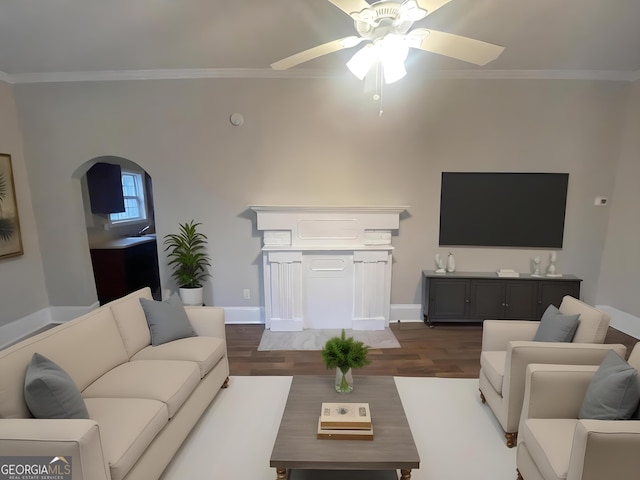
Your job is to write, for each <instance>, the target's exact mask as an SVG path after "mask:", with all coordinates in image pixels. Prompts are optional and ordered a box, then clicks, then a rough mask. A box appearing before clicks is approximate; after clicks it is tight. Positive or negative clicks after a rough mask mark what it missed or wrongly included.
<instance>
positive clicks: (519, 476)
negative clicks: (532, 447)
mask: <svg viewBox="0 0 640 480" xmlns="http://www.w3.org/2000/svg"><path fill="white" fill-rule="evenodd" d="M516 472H518V478H517V479H516V480H524V478H522V474H521V473H520V470H518V469H517V468H516Z"/></svg>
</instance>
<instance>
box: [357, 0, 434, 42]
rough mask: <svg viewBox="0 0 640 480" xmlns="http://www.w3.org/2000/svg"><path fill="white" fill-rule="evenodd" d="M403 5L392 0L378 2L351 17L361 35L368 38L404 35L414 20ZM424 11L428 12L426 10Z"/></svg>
mask: <svg viewBox="0 0 640 480" xmlns="http://www.w3.org/2000/svg"><path fill="white" fill-rule="evenodd" d="M407 3H408V2H407ZM403 6H404V4H400V3H396V2H391V1H381V2H376V3H374V4H373V5H371V6H370V7H369V8H365V9H364V10H362V11H360V12H354V13H352V14H351V17H352V18H353V20H354V24H355V28H356V30H357V31H358V33H359V34H360V36H361V37H364V38H366V39H368V40H376V39H378V38H381V37H384V36H385V35H387V34H388V33H393V34H397V35H402V34H405V33H407V32H408V31H409V29H410V28H411V26H412V25H413V22H414V20H413V19H412V18H411V16H410V15H407V14H406V13H407V12H406V9H404V8H403ZM423 12H424V13H425V14H426V11H424V10H423Z"/></svg>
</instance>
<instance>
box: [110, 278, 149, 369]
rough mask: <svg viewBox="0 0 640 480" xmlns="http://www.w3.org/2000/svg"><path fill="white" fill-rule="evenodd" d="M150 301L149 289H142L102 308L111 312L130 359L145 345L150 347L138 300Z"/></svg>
mask: <svg viewBox="0 0 640 480" xmlns="http://www.w3.org/2000/svg"><path fill="white" fill-rule="evenodd" d="M141 298H146V299H148V300H152V298H153V297H152V296H151V289H150V288H149V287H145V288H142V289H140V290H137V291H135V292H132V293H130V294H129V295H126V296H124V297H122V298H119V299H117V300H113V301H111V302H109V303H106V304H105V305H104V306H105V307H107V308H110V309H111V311H112V312H113V318H114V319H115V321H116V324H117V325H118V330H119V331H120V335H121V336H122V341H123V342H124V346H125V348H126V349H127V355H128V358H131V357H132V356H134V355H135V354H136V353H138V352H139V351H140V350H142V349H143V348H144V347H146V346H147V345H151V333H150V332H149V325H148V324H147V319H146V317H145V315H144V311H143V310H142V305H141V304H140V299H141Z"/></svg>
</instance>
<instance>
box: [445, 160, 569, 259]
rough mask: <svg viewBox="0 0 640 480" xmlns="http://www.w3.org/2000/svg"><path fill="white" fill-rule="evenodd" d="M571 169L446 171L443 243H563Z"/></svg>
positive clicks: (553, 245) (541, 245) (532, 245)
mask: <svg viewBox="0 0 640 480" xmlns="http://www.w3.org/2000/svg"><path fill="white" fill-rule="evenodd" d="M568 184H569V174H568V173H504V172H477V173H470V172H443V173H442V186H441V194H440V242H439V243H440V245H446V246H484V247H527V248H562V239H563V235H564V217H565V209H566V203H567V187H568Z"/></svg>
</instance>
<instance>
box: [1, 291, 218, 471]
mask: <svg viewBox="0 0 640 480" xmlns="http://www.w3.org/2000/svg"><path fill="white" fill-rule="evenodd" d="M140 298H146V299H148V300H151V299H152V297H151V292H150V290H149V289H148V288H145V289H142V290H139V291H137V292H134V293H131V294H129V295H127V296H126V297H124V298H121V299H118V300H115V301H113V302H110V303H108V304H105V305H103V306H102V307H100V308H98V309H96V310H94V311H92V312H90V313H88V314H86V315H83V316H82V317H79V318H77V319H74V320H72V321H69V322H66V323H64V324H62V325H59V326H57V327H55V328H53V329H50V330H48V331H45V332H43V333H41V334H38V335H36V336H34V337H31V338H29V339H26V340H24V341H22V342H20V343H18V344H16V345H13V346H11V347H9V348H7V349H5V350H1V351H0V452H2V455H21V456H23V455H37V456H52V457H53V456H58V457H60V456H65V457H71V460H72V470H73V479H74V480H108V479H111V480H122V479H126V480H134V479H140V480H150V479H156V478H158V477H159V476H160V475H161V474H162V471H163V470H164V469H165V467H166V466H167V465H168V463H169V462H170V461H171V459H172V457H173V455H174V454H175V452H176V451H177V450H178V448H179V447H180V445H181V444H182V442H183V441H184V439H185V438H186V436H187V435H188V434H189V432H190V431H191V429H192V428H193V426H194V425H195V424H196V422H197V421H198V419H199V418H200V416H201V415H202V413H203V412H204V411H205V409H206V408H207V406H208V405H209V404H210V403H211V401H212V400H213V398H214V397H215V396H216V394H217V393H218V392H219V391H220V388H222V387H226V386H227V382H228V375H229V363H228V360H227V350H226V342H225V330H224V312H223V310H222V309H221V308H216V307H185V310H186V312H187V316H188V319H189V321H190V323H191V325H192V327H193V329H194V331H195V333H196V336H192V337H188V338H181V339H178V340H173V341H170V342H168V343H164V344H162V345H159V346H152V345H151V335H150V331H149V327H148V324H147V321H146V317H145V313H144V311H143V308H142V306H141V303H140ZM36 352H37V353H39V354H41V355H43V356H45V357H46V358H48V359H50V360H51V361H53V362H55V364H57V365H58V366H59V367H61V368H62V369H63V370H64V371H65V372H66V373H68V374H69V376H70V377H71V378H72V379H73V381H74V383H75V384H76V386H77V387H78V389H79V390H80V392H81V394H82V398H83V399H84V402H85V404H86V408H87V411H88V413H89V419H36V418H33V417H32V415H31V412H30V410H29V408H28V406H27V404H26V403H25V398H24V384H25V372H26V370H27V366H28V365H29V363H30V361H31V359H32V357H33V354H34V353H36Z"/></svg>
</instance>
